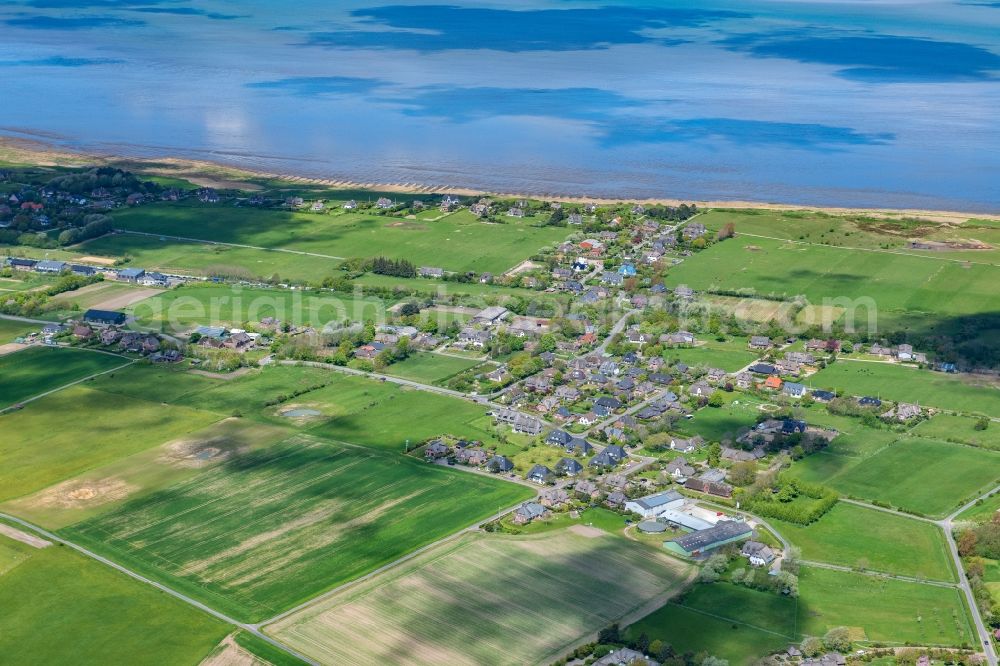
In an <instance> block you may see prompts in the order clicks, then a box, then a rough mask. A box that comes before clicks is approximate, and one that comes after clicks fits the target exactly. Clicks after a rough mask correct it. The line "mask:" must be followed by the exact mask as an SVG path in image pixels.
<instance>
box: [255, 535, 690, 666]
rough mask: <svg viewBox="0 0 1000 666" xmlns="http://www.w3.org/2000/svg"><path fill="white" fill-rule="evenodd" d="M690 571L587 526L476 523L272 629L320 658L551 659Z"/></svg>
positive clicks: (680, 582) (665, 593)
mask: <svg viewBox="0 0 1000 666" xmlns="http://www.w3.org/2000/svg"><path fill="white" fill-rule="evenodd" d="M578 530H579V531H578ZM692 572H693V570H692V568H691V567H690V566H689V565H687V564H684V563H681V562H679V561H677V560H674V559H672V558H670V557H669V556H667V555H666V554H665V553H663V552H657V551H654V550H647V549H646V548H644V547H642V546H639V545H637V544H635V543H633V542H630V541H628V540H625V539H622V538H619V537H616V536H612V535H610V534H607V533H605V532H602V531H601V530H599V529H597V528H592V527H580V528H570V529H564V530H557V531H552V532H548V533H545V534H540V535H534V536H515V537H511V536H498V535H490V534H470V535H465V536H463V537H462V538H461V539H460V540H458V541H456V542H453V543H448V544H444V545H441V546H439V547H436V548H434V549H432V550H430V551H428V552H426V553H423V554H421V555H420V556H419V557H417V558H416V559H414V560H413V561H411V562H408V563H406V564H404V565H402V566H400V567H397V568H396V569H393V570H392V571H388V572H385V573H382V574H379V575H378V576H376V577H374V578H372V579H371V580H369V581H365V582H364V583H362V584H360V585H357V586H353V587H351V588H348V589H345V590H343V591H341V592H338V593H337V594H335V595H333V596H332V597H329V598H327V599H323V600H322V601H320V602H318V603H317V604H315V605H311V606H308V607H306V608H304V609H303V610H301V611H299V612H298V613H295V614H293V615H291V616H289V617H287V618H284V619H282V620H280V621H279V622H278V623H276V624H274V625H271V626H269V627H267V628H266V629H265V631H266V632H268V633H271V634H273V635H274V636H276V637H277V638H279V639H280V640H283V641H285V642H287V643H288V644H289V645H291V646H293V647H295V648H296V649H298V650H301V651H302V652H303V653H305V654H307V655H309V656H312V657H314V658H315V659H317V660H319V661H321V662H322V663H331V664H333V663H337V664H339V663H357V664H362V663H363V664H368V663H388V662H394V661H397V660H399V658H400V655H405V658H404V659H403V661H405V663H407V664H411V665H413V666H418V665H422V664H427V665H428V666H430V665H431V664H456V665H458V664H469V665H474V664H483V663H489V664H512V665H513V664H547V663H550V662H551V661H553V660H554V659H556V658H558V657H559V656H561V655H562V654H563V653H564V652H565V651H566V650H568V649H570V647H571V646H572V645H573V644H574V643H576V642H577V641H578V640H579V639H580V637H581V636H585V635H588V634H590V633H593V632H596V631H598V630H599V629H601V628H603V627H604V626H606V625H607V624H608V623H609V622H612V621H615V620H617V619H618V618H620V617H622V616H624V615H628V614H630V613H632V612H634V611H637V610H640V609H642V608H643V607H644V606H645V605H646V604H648V603H650V602H653V603H654V605H655V604H656V603H657V602H659V601H660V600H665V599H667V598H669V597H670V596H673V595H674V594H677V593H679V592H680V590H681V589H682V588H683V587H684V586H685V585H686V584H687V583H688V582H689V580H690V574H691V573H692ZM654 600H656V601H654Z"/></svg>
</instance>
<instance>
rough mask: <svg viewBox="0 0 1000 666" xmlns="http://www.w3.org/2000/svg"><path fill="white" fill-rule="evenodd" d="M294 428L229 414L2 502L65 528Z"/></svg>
mask: <svg viewBox="0 0 1000 666" xmlns="http://www.w3.org/2000/svg"><path fill="white" fill-rule="evenodd" d="M292 432H293V431H292V430H291V429H290V428H279V427H275V426H272V425H266V424H263V423H257V422H255V421H251V420H249V419H235V418H229V419H224V420H222V421H219V422H217V423H213V424H211V425H209V426H207V427H205V428H201V429H199V430H196V431H194V432H191V433H188V434H185V435H184V436H182V437H179V438H177V439H173V440H170V441H167V442H164V443H162V444H160V445H158V446H153V447H152V448H148V449H145V450H143V451H140V452H138V453H133V454H132V455H128V456H126V457H124V458H121V459H119V460H115V461H113V462H110V463H107V464H105V465H100V466H97V467H93V468H91V469H88V470H86V471H85V472H83V473H81V474H78V475H76V476H74V477H72V478H70V479H67V480H66V481H63V482H61V483H57V484H55V485H54V486H48V487H46V488H43V489H42V490H39V491H38V492H35V493H32V494H30V495H27V496H25V497H21V498H18V499H15V500H11V501H9V502H5V503H3V504H0V510H2V511H4V512H6V513H10V514H14V515H17V516H18V517H20V518H23V519H25V520H28V521H30V522H32V523H34V524H36V525H41V526H42V527H45V528H46V529H50V530H56V529H60V528H63V527H66V526H67V525H72V524H73V523H78V522H81V521H83V520H88V519H91V518H94V517H96V516H99V515H101V514H102V513H106V512H108V511H111V510H114V509H117V508H119V507H120V506H121V505H123V504H124V503H125V502H130V501H135V500H138V499H141V498H143V497H147V496H149V495H151V494H152V493H155V492H158V491H161V490H163V489H164V488H167V487H168V486H171V485H174V484H176V483H180V482H181V481H186V480H188V479H191V478H192V477H195V476H197V475H198V474H201V473H202V472H204V471H205V470H207V469H208V468H210V467H216V466H219V465H222V464H225V462H226V461H228V460H230V459H231V458H232V456H233V455H236V454H246V453H250V452H251V451H258V450H260V449H262V448H264V447H266V446H269V445H271V444H274V443H276V442H278V441H281V440H283V439H286V438H287V437H288V436H289V435H291V434H292Z"/></svg>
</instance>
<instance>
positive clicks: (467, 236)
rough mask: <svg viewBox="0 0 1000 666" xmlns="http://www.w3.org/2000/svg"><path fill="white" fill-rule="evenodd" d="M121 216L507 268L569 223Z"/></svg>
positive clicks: (356, 252) (225, 233) (300, 246)
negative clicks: (549, 224)
mask: <svg viewBox="0 0 1000 666" xmlns="http://www.w3.org/2000/svg"><path fill="white" fill-rule="evenodd" d="M115 220H116V222H117V223H118V224H120V225H121V226H122V227H124V228H125V229H128V230H131V231H143V232H147V233H153V234H165V235H168V236H181V237H187V238H197V239H200V240H207V241H218V242H224V243H237V244H245V245H254V246H259V247H264V248H287V249H294V250H300V251H305V252H313V253H318V254H324V255H329V256H332V257H342V258H347V257H368V256H371V255H372V254H373V253H378V252H380V253H382V254H385V255H387V256H390V257H394V258H405V259H408V260H409V261H412V262H413V263H415V264H417V265H419V266H442V267H443V268H446V269H449V270H454V271H466V270H471V271H477V272H482V271H490V272H493V273H502V272H504V271H505V270H507V269H509V268H511V267H512V266H514V265H515V264H517V263H518V262H519V261H521V260H523V259H525V258H527V257H528V256H530V255H532V254H534V253H535V252H536V251H537V250H538V249H539V248H541V247H543V246H545V245H549V244H551V243H555V242H558V241H561V240H562V239H564V238H565V237H566V235H567V231H566V229H563V228H559V227H546V226H534V225H533V224H532V223H530V222H508V223H507V224H485V223H483V222H480V221H479V220H477V219H476V218H475V217H474V216H473V215H472V214H471V213H469V212H468V211H464V210H463V211H459V212H457V213H453V214H451V215H448V216H446V217H444V218H442V219H440V220H437V221H434V222H429V221H421V220H405V219H400V218H392V217H377V216H368V215H363V214H354V213H337V214H333V215H311V214H307V213H293V212H285V211H273V210H260V209H254V208H231V207H227V206H203V205H200V204H197V203H188V202H185V203H179V204H157V205H153V206H144V207H143V208H142V209H141V210H138V209H130V210H122V211H119V212H118V213H117V214H116V215H115ZM166 244H167V245H169V242H167V243H166Z"/></svg>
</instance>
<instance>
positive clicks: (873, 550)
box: [774, 502, 955, 581]
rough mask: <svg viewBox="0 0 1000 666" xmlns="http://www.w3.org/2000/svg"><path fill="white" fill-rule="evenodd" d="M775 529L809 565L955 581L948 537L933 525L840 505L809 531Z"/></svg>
mask: <svg viewBox="0 0 1000 666" xmlns="http://www.w3.org/2000/svg"><path fill="white" fill-rule="evenodd" d="M774 527H775V529H777V530H778V531H779V532H781V534H782V535H783V536H784V537H785V538H787V539H788V540H789V541H791V542H792V544H793V545H795V546H798V547H799V548H801V549H802V557H803V558H805V559H807V560H814V561H817V562H829V563H831V564H841V565H844V566H849V567H856V566H863V567H864V568H866V569H870V570H874V571H883V572H886V573H892V574H900V575H905V576H915V577H924V578H928V579H931V580H943V581H954V580H955V572H954V567H953V565H952V563H951V557H950V555H949V553H948V546H947V544H946V543H945V537H944V533H943V532H942V531H941V529H939V528H938V527H937V526H936V525H931V524H930V523H925V522H922V521H919V520H915V519H911V518H902V517H900V516H896V515H893V514H890V513H885V512H884V511H875V510H873V509H866V508H864V507H860V506H856V505H853V504H846V503H844V502H840V503H839V504H837V505H836V506H835V507H833V509H831V510H830V511H829V512H828V513H826V514H825V515H824V516H823V517H822V518H820V519H819V520H818V521H816V522H815V523H812V524H811V525H808V526H805V527H804V526H802V525H794V524H792V523H784V522H780V521H774Z"/></svg>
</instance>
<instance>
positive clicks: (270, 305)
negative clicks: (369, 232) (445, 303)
mask: <svg viewBox="0 0 1000 666" xmlns="http://www.w3.org/2000/svg"><path fill="white" fill-rule="evenodd" d="M395 302H396V301H395V300H391V299H384V298H380V297H377V296H367V297H366V296H358V295H354V294H345V293H342V292H333V291H308V290H298V289H296V290H290V289H266V288H257V287H241V286H234V285H224V284H205V285H189V286H182V287H177V288H175V289H171V290H169V291H165V292H163V293H162V294H157V295H155V296H153V297H151V298H148V299H146V300H143V301H140V302H138V303H135V304H134V305H133V306H132V307H131V308H130V309H129V312H130V313H131V314H132V315H133V316H134V317H135V319H136V322H137V323H138V324H139V325H140V326H143V327H152V328H156V329H159V328H181V329H189V328H194V327H195V326H220V325H225V326H241V325H243V324H255V323H259V322H260V321H261V320H262V319H264V318H265V317H272V318H274V319H277V320H279V321H281V322H282V323H288V324H293V325H296V326H312V327H314V328H316V329H317V330H320V329H322V328H323V327H324V326H326V325H327V324H331V323H333V324H340V323H342V322H344V321H345V320H348V319H349V320H351V321H365V320H366V319H371V320H373V321H376V322H381V321H385V319H386V317H387V310H388V308H389V307H390V306H391V305H392V304H393V303H395Z"/></svg>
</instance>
